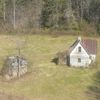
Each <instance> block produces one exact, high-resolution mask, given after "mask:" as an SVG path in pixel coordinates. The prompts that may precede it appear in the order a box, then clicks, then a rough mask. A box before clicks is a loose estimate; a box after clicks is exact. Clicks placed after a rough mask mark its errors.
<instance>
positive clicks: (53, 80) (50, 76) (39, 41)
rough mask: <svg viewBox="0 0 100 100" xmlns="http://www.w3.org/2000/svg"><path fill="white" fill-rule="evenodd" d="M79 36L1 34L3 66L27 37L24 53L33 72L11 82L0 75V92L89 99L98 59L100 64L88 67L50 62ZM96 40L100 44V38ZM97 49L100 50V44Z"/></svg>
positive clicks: (36, 99) (34, 99)
mask: <svg viewBox="0 0 100 100" xmlns="http://www.w3.org/2000/svg"><path fill="white" fill-rule="evenodd" d="M76 38H77V37H75V36H59V37H52V36H49V35H43V36H42V35H1V36H0V68H2V66H3V62H4V59H5V58H6V56H9V55H13V54H17V50H16V42H18V41H20V40H26V44H25V47H24V48H23V49H22V50H21V52H22V55H24V56H25V57H26V58H27V59H28V62H29V72H30V73H28V74H27V75H25V76H23V77H21V78H20V79H16V80H13V81H10V82H5V81H2V77H0V91H1V92H5V93H8V94H14V95H18V96H21V95H24V96H26V97H28V98H29V100H81V99H82V100H89V97H88V95H87V93H86V92H87V91H88V87H89V86H91V85H92V84H93V76H94V74H95V73H96V72H97V71H98V70H99V69H100V68H99V66H100V63H99V59H97V62H98V65H97V66H98V67H96V66H95V68H89V69H81V68H69V67H68V66H65V65H58V66H57V65H55V64H54V63H52V62H51V60H52V59H53V58H54V57H55V54H56V53H57V52H59V51H63V50H66V49H68V47H69V46H70V45H71V44H72V43H73V41H75V39H76ZM97 40H98V44H99V43H100V38H97ZM98 46H99V45H98ZM98 49H99V50H100V47H98ZM99 57H100V54H99V53H98V58H99ZM94 99H95V98H94Z"/></svg>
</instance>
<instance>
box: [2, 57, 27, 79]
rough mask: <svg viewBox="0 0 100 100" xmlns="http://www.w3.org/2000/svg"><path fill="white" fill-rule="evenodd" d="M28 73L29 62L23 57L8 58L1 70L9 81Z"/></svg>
mask: <svg viewBox="0 0 100 100" xmlns="http://www.w3.org/2000/svg"><path fill="white" fill-rule="evenodd" d="M26 72H27V61H26V59H24V58H23V57H19V56H10V57H7V59H6V60H5V63H4V67H3V68H2V70H1V73H2V75H3V76H4V77H5V78H6V79H7V80H10V79H13V78H16V77H20V76H22V75H24V74H25V73H26Z"/></svg>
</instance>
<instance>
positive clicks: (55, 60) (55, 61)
mask: <svg viewBox="0 0 100 100" xmlns="http://www.w3.org/2000/svg"><path fill="white" fill-rule="evenodd" d="M58 61H59V60H58V58H57V57H55V58H53V59H52V60H51V62H52V63H54V64H56V65H58Z"/></svg>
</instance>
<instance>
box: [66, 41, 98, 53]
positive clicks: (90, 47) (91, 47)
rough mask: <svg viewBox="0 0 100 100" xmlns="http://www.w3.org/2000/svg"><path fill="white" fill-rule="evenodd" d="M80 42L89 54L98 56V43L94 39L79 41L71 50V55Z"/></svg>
mask: <svg viewBox="0 0 100 100" xmlns="http://www.w3.org/2000/svg"><path fill="white" fill-rule="evenodd" d="M79 42H80V44H81V45H82V47H83V48H84V49H85V50H86V52H87V53H88V54H96V53H97V41H96V40H93V39H82V40H81V39H77V40H76V41H75V42H74V43H73V44H72V45H71V46H70V48H69V50H68V51H69V54H70V53H71V52H72V51H73V49H74V48H75V47H76V46H77V44H78V43H79Z"/></svg>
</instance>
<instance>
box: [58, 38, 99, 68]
mask: <svg viewBox="0 0 100 100" xmlns="http://www.w3.org/2000/svg"><path fill="white" fill-rule="evenodd" d="M96 55H97V41H96V40H94V39H81V37H78V39H77V40H76V41H75V42H74V43H73V44H72V45H71V46H70V47H69V49H68V50H66V51H65V52H62V53H58V54H57V57H58V63H60V64H67V65H69V66H73V67H88V66H89V65H91V64H93V63H95V61H96Z"/></svg>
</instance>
